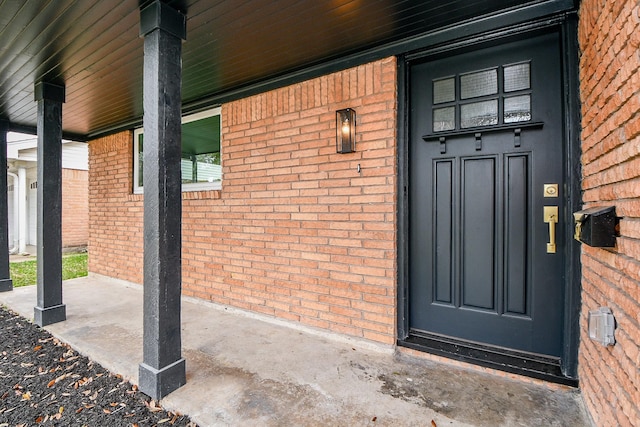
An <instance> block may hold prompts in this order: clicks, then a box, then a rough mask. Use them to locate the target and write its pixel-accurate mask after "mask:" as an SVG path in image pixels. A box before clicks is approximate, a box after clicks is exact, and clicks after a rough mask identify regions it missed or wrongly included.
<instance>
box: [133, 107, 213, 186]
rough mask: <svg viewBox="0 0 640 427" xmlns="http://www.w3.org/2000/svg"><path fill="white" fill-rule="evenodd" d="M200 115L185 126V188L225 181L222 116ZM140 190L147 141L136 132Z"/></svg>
mask: <svg viewBox="0 0 640 427" xmlns="http://www.w3.org/2000/svg"><path fill="white" fill-rule="evenodd" d="M204 114H206V113H198V114H196V115H194V116H191V120H189V117H187V118H186V119H185V121H184V122H183V123H182V146H181V151H182V156H181V157H182V159H181V161H180V166H181V177H182V183H183V184H195V183H213V182H220V181H221V180H222V166H221V157H220V115H219V114H215V113H214V115H212V116H209V117H203V118H198V116H200V117H202V115H204ZM135 133H136V135H137V138H136V142H137V147H136V149H137V154H138V155H137V157H138V162H137V170H136V172H137V179H136V183H137V187H139V190H140V189H141V187H142V186H143V160H144V158H143V137H144V135H143V134H142V132H141V131H140V130H136V132H135Z"/></svg>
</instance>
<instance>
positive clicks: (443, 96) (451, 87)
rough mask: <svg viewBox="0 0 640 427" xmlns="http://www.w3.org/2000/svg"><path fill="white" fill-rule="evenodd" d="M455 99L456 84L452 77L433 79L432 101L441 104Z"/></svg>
mask: <svg viewBox="0 0 640 427" xmlns="http://www.w3.org/2000/svg"><path fill="white" fill-rule="evenodd" d="M455 100H456V84H455V79H454V78H453V77H451V78H448V79H442V80H434V81H433V103H434V104H441V103H443V102H451V101H455Z"/></svg>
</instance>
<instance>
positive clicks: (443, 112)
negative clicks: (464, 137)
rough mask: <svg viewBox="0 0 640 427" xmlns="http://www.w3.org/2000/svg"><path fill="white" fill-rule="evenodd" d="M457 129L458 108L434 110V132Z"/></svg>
mask: <svg viewBox="0 0 640 427" xmlns="http://www.w3.org/2000/svg"><path fill="white" fill-rule="evenodd" d="M455 128H456V108H455V107H445V108H434V109H433V131H434V132H441V131H443V130H453V129H455Z"/></svg>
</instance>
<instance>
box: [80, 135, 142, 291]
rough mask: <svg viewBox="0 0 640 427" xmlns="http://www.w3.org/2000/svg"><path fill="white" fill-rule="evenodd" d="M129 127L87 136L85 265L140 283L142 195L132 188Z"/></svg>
mask: <svg viewBox="0 0 640 427" xmlns="http://www.w3.org/2000/svg"><path fill="white" fill-rule="evenodd" d="M132 156H133V132H122V133H119V134H117V135H111V136H108V137H105V138H101V139H97V140H93V141H90V142H89V224H90V232H89V271H90V272H94V273H99V274H103V275H106V276H110V277H115V278H118V279H122V280H128V281H131V282H135V283H142V255H143V252H142V196H140V195H134V194H132V188H133V166H132V165H133V157H132Z"/></svg>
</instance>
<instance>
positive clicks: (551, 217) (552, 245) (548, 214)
mask: <svg viewBox="0 0 640 427" xmlns="http://www.w3.org/2000/svg"><path fill="white" fill-rule="evenodd" d="M543 216H544V222H546V223H548V224H549V243H547V253H548V254H555V253H556V224H557V223H558V207H557V206H545V207H544V212H543Z"/></svg>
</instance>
